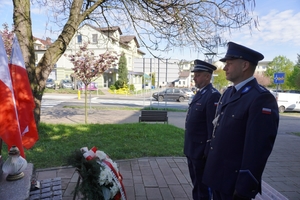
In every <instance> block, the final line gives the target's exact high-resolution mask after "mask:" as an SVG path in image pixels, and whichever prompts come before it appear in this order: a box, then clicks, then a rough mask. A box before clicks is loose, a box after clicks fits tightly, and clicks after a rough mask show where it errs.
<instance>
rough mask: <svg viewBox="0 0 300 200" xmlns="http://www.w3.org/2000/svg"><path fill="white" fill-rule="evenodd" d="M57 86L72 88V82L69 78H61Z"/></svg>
mask: <svg viewBox="0 0 300 200" xmlns="http://www.w3.org/2000/svg"><path fill="white" fill-rule="evenodd" d="M59 88H63V89H74V84H73V82H72V81H71V80H70V79H62V80H61V81H60V83H59Z"/></svg>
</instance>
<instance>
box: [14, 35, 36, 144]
mask: <svg viewBox="0 0 300 200" xmlns="http://www.w3.org/2000/svg"><path fill="white" fill-rule="evenodd" d="M9 70H10V75H11V80H12V86H13V91H14V95H15V100H16V107H17V112H18V118H19V125H20V130H21V136H22V144H23V146H24V147H25V148H26V149H30V148H31V147H33V145H34V144H35V142H36V141H37V140H38V132H37V128H36V123H35V119H34V113H33V111H34V108H35V102H34V99H33V95H32V91H31V87H30V82H29V79H28V75H27V71H26V68H25V62H24V59H23V55H22V51H21V48H20V45H19V42H18V39H17V37H16V36H14V39H13V45H12V51H11V57H10V62H9Z"/></svg>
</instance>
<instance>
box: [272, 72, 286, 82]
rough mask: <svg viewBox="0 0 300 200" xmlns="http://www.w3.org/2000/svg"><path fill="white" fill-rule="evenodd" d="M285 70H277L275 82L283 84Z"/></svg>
mask: <svg viewBox="0 0 300 200" xmlns="http://www.w3.org/2000/svg"><path fill="white" fill-rule="evenodd" d="M284 76H285V73H284V72H277V73H275V74H274V83H275V84H283V83H284Z"/></svg>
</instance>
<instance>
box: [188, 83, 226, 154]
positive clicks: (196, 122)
mask: <svg viewBox="0 0 300 200" xmlns="http://www.w3.org/2000/svg"><path fill="white" fill-rule="evenodd" d="M220 96H221V95H220V93H219V92H218V91H217V90H216V89H215V88H213V86H212V84H208V85H207V86H206V87H204V88H203V89H202V90H201V91H198V92H197V93H196V95H195V96H194V98H193V100H192V102H191V103H190V105H189V109H188V112H187V116H186V123H185V141H184V154H185V155H186V156H187V157H189V158H192V159H202V158H203V155H204V153H205V154H207V152H208V148H209V146H207V151H206V152H204V151H205V147H206V144H207V140H208V139H210V137H211V133H212V130H213V124H212V120H213V119H214V116H215V111H216V107H217V103H218V101H219V98H220Z"/></svg>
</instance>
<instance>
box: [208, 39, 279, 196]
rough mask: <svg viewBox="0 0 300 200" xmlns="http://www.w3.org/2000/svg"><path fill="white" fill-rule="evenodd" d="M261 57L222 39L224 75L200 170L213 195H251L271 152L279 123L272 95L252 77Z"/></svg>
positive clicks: (256, 191)
mask: <svg viewBox="0 0 300 200" xmlns="http://www.w3.org/2000/svg"><path fill="white" fill-rule="evenodd" d="M263 58H264V56H263V55H262V54H261V53H259V52H257V51H254V50H252V49H249V48H247V47H245V46H242V45H239V44H236V43H234V42H229V43H228V49H227V53H226V55H225V57H224V58H222V59H221V60H220V61H223V62H226V64H225V67H224V69H223V70H224V71H225V72H226V79H227V80H229V81H231V82H232V83H233V86H232V87H229V88H228V89H227V90H226V91H225V92H224V94H223V96H222V97H221V99H220V102H219V104H218V108H217V112H216V118H215V119H214V128H215V130H214V132H213V134H212V139H211V146H210V150H209V153H208V158H207V162H206V166H205V170H204V175H203V183H205V184H207V185H208V186H209V187H211V189H212V190H213V199H214V200H218V199H222V200H232V199H251V198H255V196H256V194H257V193H258V192H261V177H262V173H263V170H264V168H265V165H266V162H267V159H268V157H269V155H270V153H271V151H272V148H273V145H274V142H275V138H276V134H277V129H278V122H279V114H278V107H277V102H276V99H275V98H274V96H273V95H272V94H271V93H270V92H269V91H268V90H267V89H265V88H264V87H262V86H261V85H259V84H258V83H257V81H256V79H255V78H254V77H253V74H254V71H255V68H256V66H257V63H258V61H260V60H262V59H263Z"/></svg>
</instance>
